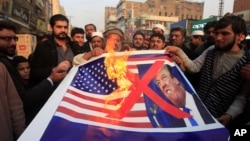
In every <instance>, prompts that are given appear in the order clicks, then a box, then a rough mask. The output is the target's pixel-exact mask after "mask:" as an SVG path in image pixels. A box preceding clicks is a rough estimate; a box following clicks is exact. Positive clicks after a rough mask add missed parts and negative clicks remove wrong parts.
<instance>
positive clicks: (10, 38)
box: [0, 21, 66, 124]
mask: <svg viewBox="0 0 250 141" xmlns="http://www.w3.org/2000/svg"><path fill="white" fill-rule="evenodd" d="M16 32H17V29H16V27H15V25H13V24H12V23H10V22H8V21H0V62H1V63H3V64H4V65H5V67H6V68H7V70H8V72H9V73H10V75H11V78H12V80H13V82H14V84H15V87H16V89H17V92H18V94H19V96H20V97H21V99H22V101H23V105H24V112H25V118H26V124H28V123H29V122H30V121H31V120H32V119H33V118H34V117H35V115H36V113H38V111H39V110H40V108H41V107H42V106H43V104H44V103H45V102H46V101H47V99H48V98H49V97H50V95H51V94H52V92H53V90H54V87H53V85H52V84H51V81H52V82H58V81H61V80H62V79H63V78H64V76H65V75H66V73H65V74H63V73H61V72H59V71H60V70H61V68H62V66H57V67H55V68H54V70H53V71H52V72H51V74H50V75H49V76H48V77H47V79H44V80H43V81H41V82H40V83H38V84H37V85H35V86H32V87H31V86H30V85H29V86H27V85H26V84H25V83H24V82H23V80H22V78H21V76H20V75H19V73H18V70H17V69H16V67H15V66H14V64H13V60H12V59H13V57H14V56H15V55H16V42H17V41H18V37H17V36H16Z"/></svg>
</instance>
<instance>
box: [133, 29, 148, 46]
mask: <svg viewBox="0 0 250 141" xmlns="http://www.w3.org/2000/svg"><path fill="white" fill-rule="evenodd" d="M144 39H145V35H144V34H143V33H142V32H140V31H137V32H135V34H134V35H133V41H132V46H131V48H130V50H145V49H146V48H145V47H144V45H143V43H144Z"/></svg>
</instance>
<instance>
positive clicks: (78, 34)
mask: <svg viewBox="0 0 250 141" xmlns="http://www.w3.org/2000/svg"><path fill="white" fill-rule="evenodd" d="M84 34H85V32H84V30H83V29H82V28H80V27H74V28H73V29H72V30H71V32H70V36H71V41H73V42H75V43H76V46H77V54H79V53H83V52H85V50H84V46H83V45H84Z"/></svg>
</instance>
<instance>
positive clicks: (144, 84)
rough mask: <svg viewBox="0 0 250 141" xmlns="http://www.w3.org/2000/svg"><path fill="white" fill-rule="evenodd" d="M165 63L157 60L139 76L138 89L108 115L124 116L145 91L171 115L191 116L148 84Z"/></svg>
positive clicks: (114, 116) (179, 116) (177, 116)
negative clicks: (163, 97) (140, 77)
mask: <svg viewBox="0 0 250 141" xmlns="http://www.w3.org/2000/svg"><path fill="white" fill-rule="evenodd" d="M163 65H164V61H156V62H155V63H154V64H153V65H152V66H151V67H150V68H149V70H148V71H147V72H146V73H145V74H144V76H143V77H142V79H141V80H139V78H138V77H137V80H135V81H136V82H135V84H140V85H136V89H135V90H132V91H131V93H130V94H129V95H128V96H127V97H126V98H125V100H124V102H123V103H122V106H121V107H120V108H119V109H118V110H116V111H112V112H110V113H109V114H108V117H111V118H119V119H121V118H123V117H124V116H125V115H126V114H127V113H128V112H129V111H130V110H131V108H132V107H133V105H134V104H135V103H136V101H137V100H138V99H139V98H140V95H141V93H142V92H144V94H146V95H147V96H148V97H149V98H150V99H151V100H152V101H153V102H154V103H155V104H156V105H158V106H159V107H160V108H161V109H162V110H164V111H165V112H167V113H169V114H170V115H172V116H174V117H176V118H179V119H182V118H188V117H191V115H190V114H188V113H186V112H183V111H182V110H180V109H178V108H176V107H175V106H173V105H171V104H169V103H168V102H166V101H165V100H164V99H162V98H161V97H160V96H159V95H158V94H156V93H155V92H154V91H153V90H152V89H151V88H150V87H148V84H149V83H150V81H151V80H152V79H153V78H154V75H152V74H155V72H157V71H158V70H159V69H160V68H161V67H162V66H163ZM133 77H135V76H133Z"/></svg>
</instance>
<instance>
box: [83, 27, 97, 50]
mask: <svg viewBox="0 0 250 141" xmlns="http://www.w3.org/2000/svg"><path fill="white" fill-rule="evenodd" d="M84 28H85V31H86V39H87V41H86V42H85V43H84V50H85V52H89V51H91V50H92V47H91V43H90V41H91V38H92V33H93V32H96V26H95V25H94V24H91V23H90V24H86V25H85V27H84Z"/></svg>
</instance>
